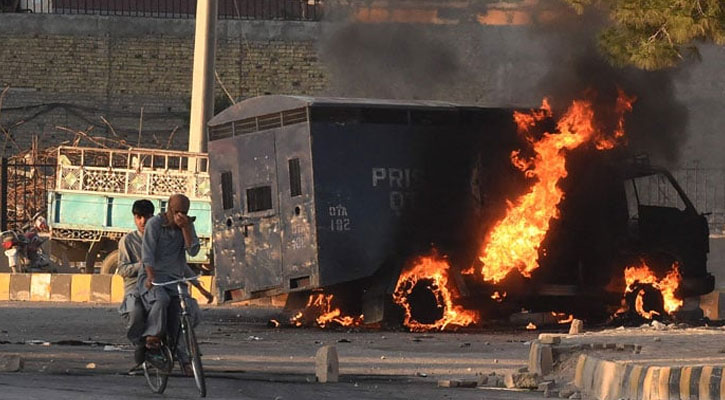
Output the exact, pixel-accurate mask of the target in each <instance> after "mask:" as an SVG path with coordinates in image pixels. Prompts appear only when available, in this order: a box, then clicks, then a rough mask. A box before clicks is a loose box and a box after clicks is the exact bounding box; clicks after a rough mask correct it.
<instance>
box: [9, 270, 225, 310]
mask: <svg viewBox="0 0 725 400" xmlns="http://www.w3.org/2000/svg"><path fill="white" fill-rule="evenodd" d="M212 278H213V277H211V276H202V277H200V278H199V279H200V280H201V283H202V285H204V287H205V288H206V289H208V290H209V291H211V292H212V293H214V288H213V279H212ZM191 296H192V297H194V298H195V299H197V300H198V301H199V302H201V303H202V304H205V303H206V299H204V296H202V295H201V293H199V291H198V290H197V289H196V288H195V287H192V288H191ZM121 300H123V278H122V277H121V276H119V275H90V274H48V273H36V274H10V273H0V301H29V302H47V301H54V302H73V303H98V304H108V303H120V302H121Z"/></svg>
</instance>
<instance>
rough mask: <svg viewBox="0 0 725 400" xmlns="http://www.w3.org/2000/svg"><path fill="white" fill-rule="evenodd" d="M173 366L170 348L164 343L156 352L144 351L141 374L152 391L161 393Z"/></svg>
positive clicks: (164, 388)
mask: <svg viewBox="0 0 725 400" xmlns="http://www.w3.org/2000/svg"><path fill="white" fill-rule="evenodd" d="M173 367H174V358H173V355H172V354H171V349H169V347H168V346H167V345H166V344H162V345H161V347H160V348H159V351H158V353H151V352H149V351H147V352H146V360H145V361H144V363H143V376H144V377H145V378H146V383H148V385H149V387H150V388H151V391H152V392H154V393H159V394H161V393H163V392H164V390H166V383H167V382H168V381H169V374H170V373H171V369H172V368H173Z"/></svg>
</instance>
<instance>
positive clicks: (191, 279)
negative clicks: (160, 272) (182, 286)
mask: <svg viewBox="0 0 725 400" xmlns="http://www.w3.org/2000/svg"><path fill="white" fill-rule="evenodd" d="M200 276H201V275H197V276H193V277H191V278H181V279H176V280H173V281H168V282H163V283H156V282H151V284H152V285H154V286H166V285H171V284H174V283H181V282H188V281H196V280H198V279H199V277H200Z"/></svg>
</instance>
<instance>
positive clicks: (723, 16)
mask: <svg viewBox="0 0 725 400" xmlns="http://www.w3.org/2000/svg"><path fill="white" fill-rule="evenodd" d="M564 1H565V2H567V3H568V4H569V5H570V6H572V7H573V8H574V10H576V11H577V12H578V13H579V14H581V13H583V12H584V10H585V9H586V8H587V7H600V8H603V9H604V10H605V11H607V12H608V14H609V17H610V20H611V25H609V26H608V27H607V28H605V29H604V30H603V31H602V32H601V33H600V34H599V38H598V43H599V48H600V50H601V51H602V52H603V53H604V54H605V55H606V56H607V57H608V58H609V60H610V61H611V62H612V63H613V64H614V65H617V66H627V65H633V66H635V67H637V68H641V69H645V70H657V69H663V68H669V67H674V66H676V65H677V64H678V63H680V62H681V61H682V60H683V59H685V58H686V57H690V56H694V57H696V58H698V57H699V53H698V50H697V46H696V44H697V43H716V44H719V45H723V44H725V2H723V0H564Z"/></svg>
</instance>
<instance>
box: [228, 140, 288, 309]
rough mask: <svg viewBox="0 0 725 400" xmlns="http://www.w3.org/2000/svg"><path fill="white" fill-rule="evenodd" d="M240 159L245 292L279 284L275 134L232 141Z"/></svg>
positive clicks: (252, 293)
mask: <svg viewBox="0 0 725 400" xmlns="http://www.w3.org/2000/svg"><path fill="white" fill-rule="evenodd" d="M234 144H235V146H236V147H237V155H238V160H239V180H238V182H239V183H238V189H239V193H240V195H241V196H240V197H241V198H242V199H243V200H242V204H241V205H240V208H241V211H242V212H241V215H240V217H239V218H238V221H235V223H237V224H239V225H240V227H241V233H242V237H243V244H244V263H245V268H244V270H245V272H244V273H245V277H244V278H245V281H246V283H247V285H246V286H247V287H246V288H245V291H246V292H247V293H249V294H251V295H252V296H254V293H255V292H261V291H264V290H268V289H272V288H276V287H279V286H281V285H282V252H281V250H282V245H281V226H280V219H279V201H278V199H279V196H278V189H277V165H276V161H275V151H274V149H275V144H274V133H273V132H272V131H267V132H259V133H253V134H247V135H244V136H241V137H239V138H238V139H237V141H236V142H235V143H234Z"/></svg>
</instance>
